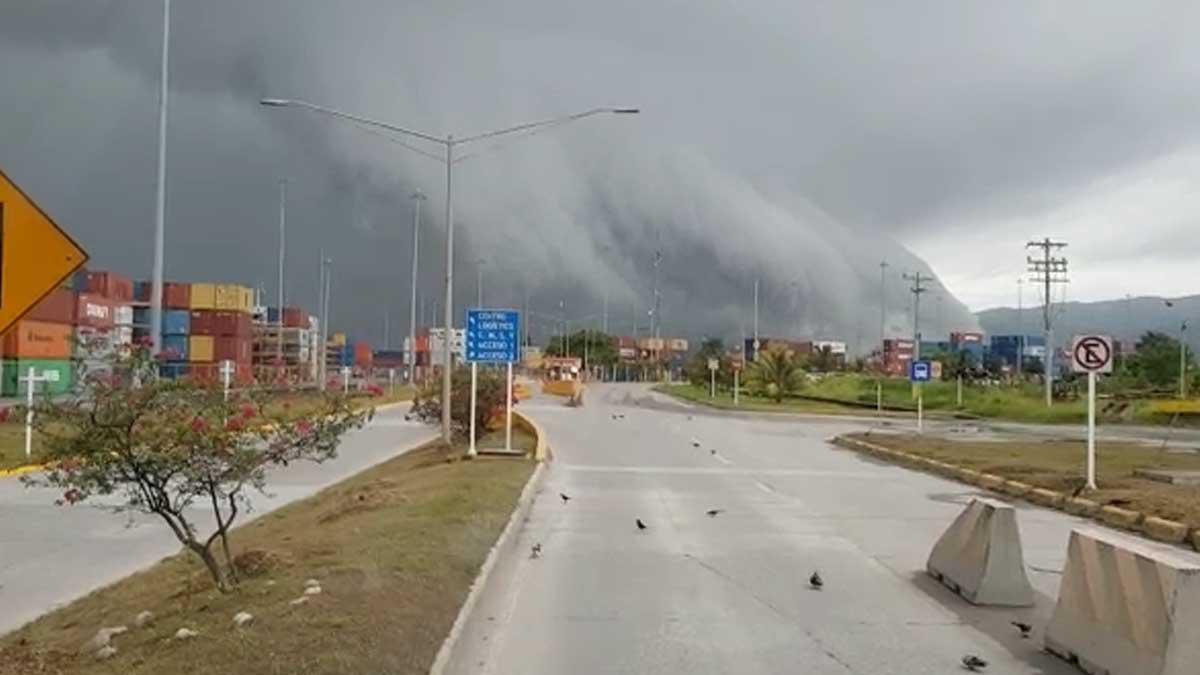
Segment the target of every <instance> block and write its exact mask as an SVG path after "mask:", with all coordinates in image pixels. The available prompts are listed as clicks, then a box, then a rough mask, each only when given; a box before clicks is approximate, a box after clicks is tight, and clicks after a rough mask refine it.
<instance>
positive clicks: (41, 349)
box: [0, 288, 77, 396]
mask: <svg viewBox="0 0 1200 675" xmlns="http://www.w3.org/2000/svg"><path fill="white" fill-rule="evenodd" d="M76 301H77V300H76V296H75V293H74V292H72V291H71V289H70V288H58V289H55V290H53V291H51V292H50V294H49V295H47V296H46V297H45V298H43V299H42V301H41V302H39V303H38V304H37V305H36V306H35V307H34V308H33V309H32V310H30V312H29V313H28V314H26V315H25V318H23V319H21V320H20V321H18V322H17V323H16V324H14V325H13V327H12V328H10V329H9V330H8V332H7V333H5V334H4V339H3V347H2V349H0V351H3V357H4V368H3V374H2V375H3V377H2V378H0V393H2V394H3V395H4V396H17V395H18V394H23V393H24V392H25V391H26V389H25V385H24V383H23V382H22V381H21V379H20V378H23V377H26V376H27V375H28V374H29V369H30V368H33V369H34V371H35V373H36V374H37V375H38V376H39V377H45V378H47V381H46V382H44V383H43V384H41V385H39V387H38V389H37V391H39V392H43V391H46V392H49V393H51V394H61V393H63V392H66V391H68V390H69V389H70V388H71V382H72V377H73V372H74V369H73V368H72V364H71V342H72V339H73V337H74V336H73V333H74V323H75V303H76Z"/></svg>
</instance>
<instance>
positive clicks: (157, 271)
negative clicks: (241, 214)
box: [150, 0, 171, 354]
mask: <svg viewBox="0 0 1200 675" xmlns="http://www.w3.org/2000/svg"><path fill="white" fill-rule="evenodd" d="M170 55H171V0H163V32H162V66H161V70H160V71H159V90H158V187H157V190H158V192H157V196H156V198H155V205H154V266H153V268H152V271H151V273H150V340H151V342H150V348H151V351H152V352H153V353H155V354H158V353H159V352H161V351H162V314H163V307H162V300H163V298H162V294H163V239H164V237H165V230H166V226H165V223H164V221H165V220H166V211H167V93H168V86H167V84H168V73H169V67H168V66H169V63H170Z"/></svg>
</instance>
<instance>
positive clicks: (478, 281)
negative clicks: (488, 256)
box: [475, 258, 486, 309]
mask: <svg viewBox="0 0 1200 675" xmlns="http://www.w3.org/2000/svg"><path fill="white" fill-rule="evenodd" d="M484 262H486V261H485V260H484V259H483V258H480V259H479V260H477V261H476V263H475V307H476V308H478V309H483V263H484Z"/></svg>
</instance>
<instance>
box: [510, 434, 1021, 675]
mask: <svg viewBox="0 0 1200 675" xmlns="http://www.w3.org/2000/svg"><path fill="white" fill-rule="evenodd" d="M612 418H613V419H614V420H618V419H624V418H625V414H624V413H613V414H612ZM691 419H692V416H691V415H688V420H689V421H690V420H691ZM692 447H693V448H699V447H701V443H700V441H699V440H698V439H696V438H693V439H692ZM709 452H710V453H711V454H713V455H716V454H717V451H716V449H711V450H709ZM558 497H559V499H561V500H562V503H563V506H566V505H567V504H568V503H569V502H570V501H571V499H572V497H571V495H569V494H567V493H565V492H560V493H558ZM724 512H725V509H709V510H707V511H705V512H704V514H705V515H706V516H708V517H709V518H716V517H717V516H718V515H720V514H722V513H724ZM633 522H634V525H635V526H636V527H637V530H638V532H645V531H647V530H649V529H650V526H649V525H647V524H646V523H645V521H643V520H642V519H641V518H634V520H633ZM529 557H530V558H540V557H542V542H540V541H539V542H537V543H535V544H534V545H533V546H532V547H531V549H530V554H529ZM808 587H809V589H810V590H813V591H820V590H822V589H824V588H825V580H824V579H823V578H821V572H820V571H819V570H813V573H812V574H810V575H809V577H808ZM1010 623H1012V625H1013V627H1015V628H1016V629H1017V630H1018V631H1020V633H1021V637H1022V638H1028V637H1029V635H1030V633H1031V632H1032V631H1033V626H1031V625H1030V624H1028V623H1025V622H1022V621H1012V622H1010ZM962 665H963V668H965V669H966V670H969V671H971V672H973V673H980V672H983V671H984V669H986V668H987V666H988V662H987V661H985V660H983V659H982V658H980V657H978V656H976V655H974V654H967V655H965V656H963V657H962Z"/></svg>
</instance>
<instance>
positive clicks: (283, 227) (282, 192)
mask: <svg viewBox="0 0 1200 675" xmlns="http://www.w3.org/2000/svg"><path fill="white" fill-rule="evenodd" d="M286 251H287V179H286V178H284V179H282V180H280V181H279V294H278V301H279V304H278V305H276V306H275V309H276V316H275V319H276V321H275V322H276V324H278V327H279V335H278V336H277V337H278V339H277V341H276V347H275V362H276V364H277V365H278V366H279V368H281V370H280V373H284V372H286V368H285V366H284V362H283V301H284V297H283V283H284V282H283V270H284V260H285V258H286V255H287V253H286Z"/></svg>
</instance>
